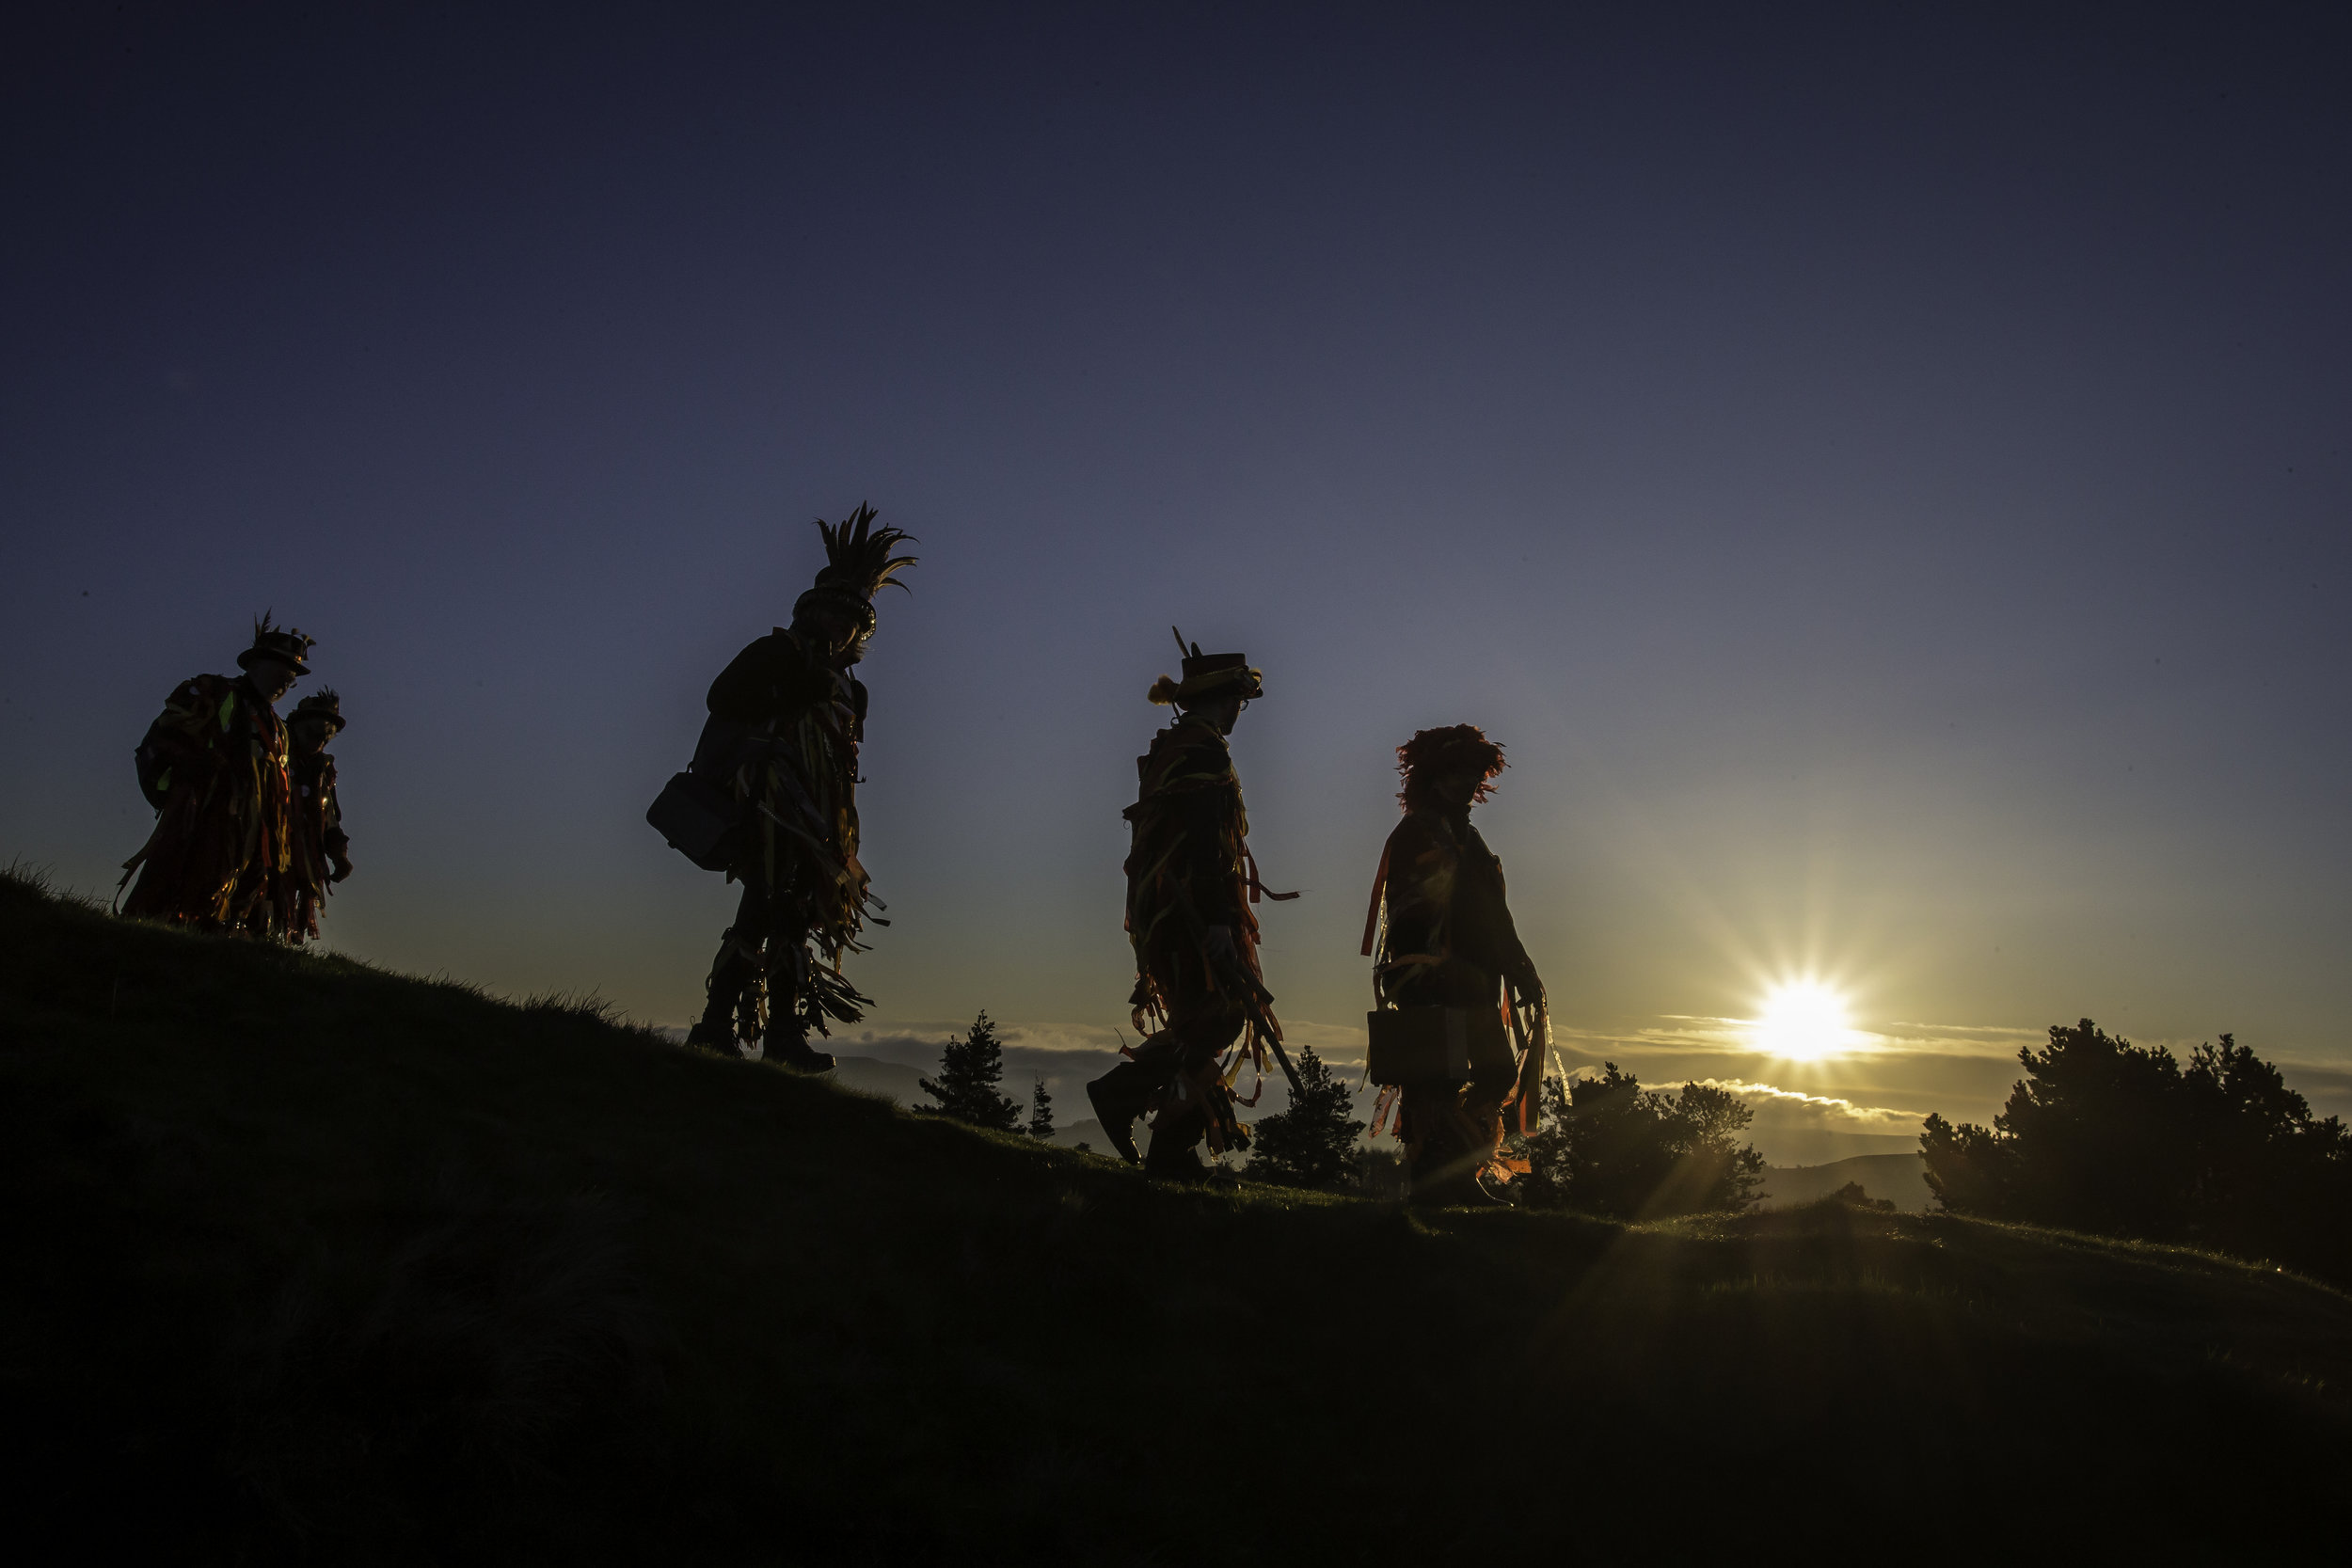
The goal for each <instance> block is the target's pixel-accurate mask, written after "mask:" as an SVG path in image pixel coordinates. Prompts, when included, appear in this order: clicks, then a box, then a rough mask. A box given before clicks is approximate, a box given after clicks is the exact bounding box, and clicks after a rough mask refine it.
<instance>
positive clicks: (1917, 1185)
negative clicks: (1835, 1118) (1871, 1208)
mask: <svg viewBox="0 0 2352 1568" xmlns="http://www.w3.org/2000/svg"><path fill="white" fill-rule="evenodd" d="M1849 1181H1853V1182H1858V1183H1860V1185H1861V1187H1862V1190H1863V1192H1864V1193H1866V1194H1867V1195H1868V1196H1871V1197H1875V1198H1883V1199H1885V1200H1886V1201H1887V1202H1890V1203H1892V1204H1894V1206H1895V1207H1896V1208H1898V1209H1903V1210H1908V1211H1909V1212H1912V1213H1915V1214H1918V1213H1925V1212H1927V1210H1928V1209H1929V1208H1930V1207H1931V1205H1932V1204H1933V1203H1934V1201H1935V1195H1934V1193H1933V1192H1932V1191H1931V1190H1930V1189H1929V1187H1928V1164H1927V1162H1926V1161H1925V1160H1922V1159H1921V1158H1920V1157H1919V1152H1918V1150H1917V1149H1913V1150H1911V1151H1910V1152H1909V1153H1905V1154H1856V1155H1853V1156H1851V1157H1850V1158H1848V1159H1844V1160H1833V1161H1831V1162H1830V1163H1829V1164H1825V1165H1768V1166H1766V1167H1765V1169H1764V1186H1763V1197H1764V1207H1765V1208H1767V1209H1788V1208H1792V1207H1794V1206H1795V1205H1797V1204H1800V1203H1812V1202H1815V1201H1817V1200H1819V1199H1820V1198H1824V1197H1827V1196H1829V1195H1830V1194H1832V1193H1834V1192H1836V1191H1837V1190H1838V1189H1839V1188H1840V1187H1843V1186H1844V1185H1845V1184H1846V1183H1847V1182H1849Z"/></svg>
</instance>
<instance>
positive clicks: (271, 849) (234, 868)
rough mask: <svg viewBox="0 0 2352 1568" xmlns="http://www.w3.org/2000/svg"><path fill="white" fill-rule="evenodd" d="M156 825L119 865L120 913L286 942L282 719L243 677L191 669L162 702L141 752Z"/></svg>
mask: <svg viewBox="0 0 2352 1568" xmlns="http://www.w3.org/2000/svg"><path fill="white" fill-rule="evenodd" d="M140 752H141V763H142V767H141V778H142V779H143V780H146V781H150V782H149V784H148V787H149V791H150V795H149V798H150V799H151V800H154V801H156V803H157V806H158V810H157V816H156V821H155V831H154V832H152V833H151V834H150V835H149V836H148V840H147V843H146V844H145V845H143V846H142V847H140V849H139V852H138V853H137V854H135V855H133V856H132V857H131V858H130V859H129V860H128V861H125V862H124V863H123V866H122V869H123V876H124V879H125V880H126V881H127V880H128V879H130V875H131V873H133V872H134V871H135V872H137V874H138V885H137V886H135V887H134V888H133V889H131V893H130V896H129V897H127V898H125V899H124V900H123V902H122V912H123V913H124V914H127V915H136V916H139V917H141V918H143V919H148V920H168V921H174V922H178V923H180V924H183V925H187V926H194V927H199V928H201V929H204V930H215V931H242V932H245V933H246V934H247V935H251V936H259V937H274V938H283V937H286V936H287V935H289V934H290V933H292V932H293V931H294V930H295V929H296V928H297V927H296V921H297V919H298V915H297V912H296V911H297V904H298V899H299V890H300V886H301V882H300V879H299V878H298V876H297V875H296V873H295V869H294V867H295V857H296V854H297V852H298V849H297V837H296V833H295V829H294V810H293V806H294V784H293V781H292V780H291V779H290V778H289V776H288V773H287V767H286V763H287V758H286V726H285V723H284V721H282V720H280V719H279V718H278V714H277V712H276V711H275V710H274V709H273V708H271V706H270V705H269V704H268V703H267V702H265V701H263V700H262V695H261V693H260V692H258V691H256V690H255V689H253V686H252V683H251V682H250V681H248V680H247V679H246V678H245V677H244V676H242V675H239V676H229V675H199V676H197V677H196V678H195V679H194V680H189V681H183V682H182V683H181V685H180V687H179V688H178V689H176V690H174V691H173V692H172V694H171V696H170V698H169V700H168V701H167V702H166V703H165V705H164V711H163V714H162V716H161V717H160V718H158V719H157V720H156V721H155V722H154V723H153V724H152V725H151V726H150V727H149V729H148V732H147V739H146V741H145V743H144V744H143V745H142V746H141V748H140Z"/></svg>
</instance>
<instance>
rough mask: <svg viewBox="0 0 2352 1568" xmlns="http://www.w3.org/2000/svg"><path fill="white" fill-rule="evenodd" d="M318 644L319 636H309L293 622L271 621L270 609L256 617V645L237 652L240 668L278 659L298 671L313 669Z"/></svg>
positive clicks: (254, 625)
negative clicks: (312, 653)
mask: <svg viewBox="0 0 2352 1568" xmlns="http://www.w3.org/2000/svg"><path fill="white" fill-rule="evenodd" d="M317 645H318V639H317V638H315V637H305V636H303V635H302V633H301V632H299V631H297V630H295V629H294V627H292V626H282V627H281V626H273V625H272V624H271V623H270V618H269V611H268V610H263V611H262V613H261V614H259V615H257V616H255V617H254V618H253V646H251V647H250V648H247V649H246V651H245V652H243V653H241V654H239V655H238V656H237V668H238V669H240V670H250V669H252V668H253V666H254V665H256V664H258V663H259V662H261V661H262V659H265V658H270V659H276V660H277V661H278V663H280V664H282V665H284V666H285V667H286V668H287V669H289V670H292V671H293V672H294V673H295V674H297V675H307V674H309V673H310V650H311V649H312V648H314V647H316V646H317Z"/></svg>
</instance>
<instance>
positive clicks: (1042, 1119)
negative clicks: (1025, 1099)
mask: <svg viewBox="0 0 2352 1568" xmlns="http://www.w3.org/2000/svg"><path fill="white" fill-rule="evenodd" d="M1053 1135H1054V1097H1053V1096H1052V1095H1050V1094H1047V1093H1046V1092H1045V1079H1044V1076H1043V1075H1042V1074H1040V1075H1039V1077H1038V1081H1037V1087H1036V1089H1035V1090H1033V1091H1032V1092H1031V1093H1030V1095H1029V1136H1030V1137H1032V1138H1050V1137H1052V1136H1053Z"/></svg>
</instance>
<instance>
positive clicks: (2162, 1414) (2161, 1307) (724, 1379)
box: [0, 881, 2352, 1564]
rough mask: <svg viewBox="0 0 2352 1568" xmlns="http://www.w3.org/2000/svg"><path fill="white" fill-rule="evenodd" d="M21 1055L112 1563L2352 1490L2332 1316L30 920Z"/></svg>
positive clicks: (47, 1238)
mask: <svg viewBox="0 0 2352 1568" xmlns="http://www.w3.org/2000/svg"><path fill="white" fill-rule="evenodd" d="M0 1025H4V1027H5V1045H4V1046H0V1118H5V1119H4V1120H0V1181H4V1182H5V1192H4V1193H0V1215H5V1221H4V1222H0V1223H5V1226H6V1234H5V1237H0V1255H5V1256H6V1257H7V1259H8V1262H9V1265H10V1266H9V1268H8V1272H7V1274H6V1275H5V1280H6V1284H5V1296H4V1297H0V1393H4V1395H5V1412H4V1414H5V1419H6V1422H7V1425H8V1432H7V1433H6V1435H7V1436H8V1439H9V1440H10V1441H9V1445H8V1446H9V1449H10V1450H11V1451H12V1452H14V1453H16V1454H19V1455H29V1456H31V1457H30V1458H29V1459H26V1460H23V1461H20V1467H19V1468H18V1469H16V1470H15V1471H14V1472H13V1475H12V1479H13V1480H14V1481H16V1483H17V1485H16V1488H15V1491H16V1493H17V1496H16V1497H14V1498H12V1499H11V1502H12V1507H13V1508H14V1509H15V1511H16V1512H17V1513H18V1525H17V1528H18V1531H19V1535H20V1538H21V1537H22V1535H23V1533H24V1531H26V1530H29V1529H31V1528H36V1527H37V1526H40V1525H44V1524H45V1525H46V1526H47V1527H49V1528H59V1527H65V1528H69V1529H70V1531H71V1534H70V1535H69V1536H68V1537H67V1539H69V1540H71V1541H72V1542H74V1543H76V1544H82V1545H87V1546H88V1547H89V1548H90V1549H91V1550H92V1551H93V1552H95V1551H97V1550H98V1549H100V1548H102V1547H103V1548H105V1549H107V1550H110V1551H113V1550H119V1549H121V1548H123V1547H126V1546H131V1545H146V1546H148V1547H150V1548H155V1547H163V1548H165V1549H167V1550H168V1551H170V1553H171V1554H172V1559H171V1560H175V1561H185V1560H207V1559H213V1558H223V1559H225V1558H230V1557H237V1558H240V1559H242V1560H282V1559H310V1560H320V1561H335V1562H345V1561H385V1562H401V1561H421V1560H540V1559H550V1560H551V1559H557V1558H561V1559H564V1560H573V1561H577V1560H649V1559H653V1558H656V1557H660V1558H661V1559H664V1560H675V1561H692V1562H781V1561H873V1562H886V1561H944V1562H963V1561H974V1562H977V1561H997V1560H1006V1561H1010V1560H1020V1561H1026V1562H1084V1563H1098V1562H1099V1563H1137V1564H1142V1563H1154V1564H1178V1563H1189V1562H1196V1561H1201V1562H1205V1561H1217V1562H1233V1563H1277V1562H1279V1563H1295V1562H1313V1561H1350V1562H1355V1561H1368V1562H1386V1561H1404V1560H1426V1561H1447V1562H1463V1561H1470V1560H1476V1559H1480V1558H1485V1557H1490V1556H1503V1557H1507V1558H1509V1559H1510V1560H1515V1561H1519V1562H1555V1561H1556V1562H1570V1561H1586V1560H1629V1559H1640V1558H1659V1559H1667V1560H1687V1559H1688V1558H1689V1557H1690V1556H1691V1555H1692V1553H1694V1552H1695V1551H1698V1550H1700V1549H1703V1548H1704V1547H1706V1546H1708V1545H1709V1544H1739V1545H1744V1546H1748V1547H1754V1546H1756V1545H1759V1544H1766V1543H1769V1542H1772V1541H1774V1540H1789V1541H1794V1540H1796V1539H1803V1540H1804V1541H1806V1542H1808V1543H1811V1544H1816V1545H1817V1546H1818V1545H1819V1544H1822V1543H1845V1544H1848V1545H1849V1546H1850V1547H1851V1555H1869V1556H1878V1555H1888V1556H1894V1555H1901V1556H1904V1557H1912V1558H1917V1557H1927V1558H1930V1559H1939V1558H1943V1557H1947V1556H1951V1557H1957V1556H1961V1555H1963V1554H1965V1555H1972V1556H1973V1555H1978V1554H1980V1553H1982V1552H1984V1551H1987V1550H2000V1551H2003V1552H2007V1553H2014V1551H2015V1550H2016V1549H2017V1547H2018V1543H2019V1540H2020V1532H2021V1531H2022V1532H2026V1533H2027V1534H2028V1535H2030V1533H2031V1532H2034V1531H2061V1532H2068V1533H2080V1534H2083V1535H2085V1536H2087V1537H2090V1538H2092V1539H2097V1540H2100V1541H2103V1542H2106V1543H2107V1544H2117V1543H2120V1542H2122V1541H2123V1540H2126V1539H2130V1538H2135V1537H2143V1536H2144V1537H2147V1538H2149V1539H2151V1540H2153V1541H2155V1542H2159V1543H2161V1544H2165V1545H2167V1546H2170V1547H2174V1548H2179V1547H2184V1546H2187V1545H2191V1544H2196V1543H2198V1542H2200V1541H2207V1542H2211V1543H2214V1544H2226V1545H2227V1546H2229V1547H2230V1548H2231V1549H2233V1551H2238V1552H2244V1551H2246V1550H2247V1549H2249V1545H2250V1544H2253V1543H2255V1542H2257V1541H2258V1540H2259V1539H2260V1538H2262V1537H2263V1536H2265V1535H2267V1534H2270V1533H2273V1532H2275V1531H2279V1530H2282V1529H2285V1528H2291V1527H2296V1528H2299V1527H2300V1526H2302V1525H2303V1524H2304V1523H2305V1522H2307V1521H2310V1520H2312V1519H2313V1518H2327V1517H2330V1516H2331V1511H2335V1510H2340V1508H2341V1505H2342V1503H2343V1501H2344V1497H2343V1489H2344V1481H2343V1479H2342V1478H2343V1477H2344V1476H2345V1475H2346V1474H2347V1473H2352V1471H2348V1469H2347V1463H2346V1462H2347V1461H2352V1406H2348V1403H2347V1399H2346V1391H2347V1390H2352V1302H2348V1301H2347V1300H2346V1298H2344V1296H2342V1295H2339V1294H2337V1293H2335V1292H2332V1291H2326V1290H2322V1289H2320V1288H2318V1287H2315V1286H2313V1285H2311V1284H2308V1283H2305V1282H2303V1281H2301V1280H2298V1279H2296V1278H2294V1277H2291V1276H2288V1275H2280V1274H2278V1273H2275V1272H2271V1271H2265V1270H2262V1269H2259V1268H2255V1267H2250V1266H2247V1265H2243V1264H2239V1263H2235V1262H2231V1261H2227V1260H2223V1259H2213V1258H2208V1257H2203V1256H2200V1255H2196V1254H2190V1253H2183V1252H2177V1251H2169V1250H2162V1249H2153V1248H2140V1247H2131V1246H2122V1245H2115V1244H2110V1243H2100V1242H2095V1241H2090V1240H2086V1239H2083V1238H2079V1237H2073V1236H2065V1235H2055V1234H2048V1233H2037V1232H2029V1231H2023V1230H2018V1229H2014V1228H2009V1227H1997V1226H1987V1225H1981V1224H1976V1223H1970V1222H1965V1221H1959V1220H1954V1219H1948V1218H1938V1217H1929V1216H1917V1215H1902V1214H1896V1215H1884V1214H1877V1213H1861V1212H1851V1211H1848V1210H1844V1209H1841V1208H1837V1207H1835V1206H1828V1207H1822V1206H1816V1207H1813V1208H1809V1209H1801V1210H1796V1211H1791V1212H1783V1213H1777V1214H1770V1215H1761V1216H1756V1217H1752V1218H1746V1219H1740V1220H1736V1221H1709V1222H1703V1223H1679V1224H1670V1225H1658V1226H1643V1227H1620V1226H1615V1225H1609V1224H1603V1223H1599V1222H1597V1221H1589V1220H1582V1219H1579V1218H1576V1217H1573V1216H1563V1215H1540V1214H1520V1213H1515V1212H1453V1211H1445V1212H1409V1211H1402V1210H1398V1209H1395V1208H1391V1207H1384V1206H1378V1205H1373V1204H1367V1203H1361V1202H1356V1201H1349V1200H1338V1199H1322V1198H1314V1197H1305V1196H1295V1195H1290V1194H1284V1193H1279V1192H1276V1191H1271V1190H1267V1189H1262V1188H1255V1187H1248V1186H1244V1187H1241V1188H1239V1189H1237V1190H1228V1191H1212V1192H1202V1191H1168V1190H1160V1189H1155V1188H1152V1187H1151V1186H1149V1185H1147V1184H1146V1183H1145V1182H1144V1181H1142V1180H1140V1179H1139V1178H1138V1177H1137V1176H1136V1174H1135V1173H1133V1172H1131V1171H1128V1170H1126V1169H1124V1168H1121V1167H1120V1166H1117V1165H1114V1164H1110V1163H1108V1162H1106V1161H1104V1160H1102V1159H1099V1158H1095V1157H1090V1156H1088V1155H1083V1154H1078V1153H1075V1152H1073V1151H1069V1150H1062V1149H1055V1148H1041V1147H1039V1146H1037V1145H1036V1144H1034V1143H1032V1142H1030V1141H1027V1140H1022V1139H1014V1138H998V1137H993V1136H990V1135H986V1134H980V1133H976V1132H970V1131H968V1130H965V1129H962V1128H960V1127H956V1126H952V1125H946V1124H942V1123H939V1122H936V1121H930V1120H925V1119H922V1118H919V1117H912V1116H909V1115H908V1114H906V1113H904V1112H902V1111H899V1110H898V1109H896V1108H895V1107H892V1106H889V1105H886V1104H884V1103H882V1102H881V1101H875V1100H872V1099H869V1098H866V1097H862V1096H858V1095H855V1094H851V1093H848V1092H845V1091H843V1090H841V1089H839V1088H837V1087H836V1086H834V1085H831V1084H829V1083H827V1082H824V1081H822V1080H809V1079H801V1078H795V1077H791V1076H788V1075H787V1074H785V1073H783V1072H781V1071H779V1070H776V1069H770V1068H766V1067H762V1066H757V1065H752V1064H742V1063H732V1062H723V1061H720V1060H717V1059H715V1058H713V1057H710V1056H707V1055H704V1054H701V1053H691V1052H687V1051H684V1050H681V1049H678V1048H675V1047H672V1046H669V1045H667V1044H665V1043H663V1042H661V1041H660V1040H658V1039H657V1038H655V1037H653V1036H651V1035H650V1034H648V1033H645V1032H643V1031H637V1030H632V1029H628V1028H624V1027H617V1026H615V1025H613V1024H612V1023H609V1022H605V1021H603V1020H602V1019H600V1018H598V1017H597V1016H596V1014H595V1013H594V1012H592V1011H587V1010H582V1009H580V1008H576V1007H570V1006H561V1005H541V1006H506V1005H502V1004H499V1003H495V1002H492V1001H489V1000H486V999H485V998H484V997H482V996H480V995H478V994H476V993H474V992H472V991H470V990H467V989H466V988H464V987H462V986H458V985H453V984H437V983H433V982H429V981H421V980H414V979H407V978H403V977H400V976H397V975H392V974H384V973H381V972H378V971H374V970H371V969H368V968H366V967H364V966H362V965H359V964H356V963H352V962H350V961H347V960H344V959H340V958H312V957H306V956H301V955H297V954H294V953H289V952H283V951H278V950H274V949H268V948H262V947H256V946H251V945H247V944H242V943H236V942H226V941H219V940H213V939H201V938H192V937H187V936H183V935H180V934H177V933H172V932H167V931H163V930H159V929H154V928H151V927H141V926H135V925H131V924H127V923H122V922H116V921H112V920H109V919H107V918H105V917H104V916H103V915H101V914H99V913H97V912H95V911H89V910H87V909H84V908H82V907H80V906H77V905H72V904H67V903H60V902H58V901H56V900H54V899H51V898H49V897H47V896H46V895H41V894H40V893H39V892H38V891H37V890H34V889H32V888H29V887H27V886H25V885H24V884H23V883H22V882H17V881H9V882H7V883H0ZM1839 1555H1847V1554H1845V1553H1840V1554H1839Z"/></svg>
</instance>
